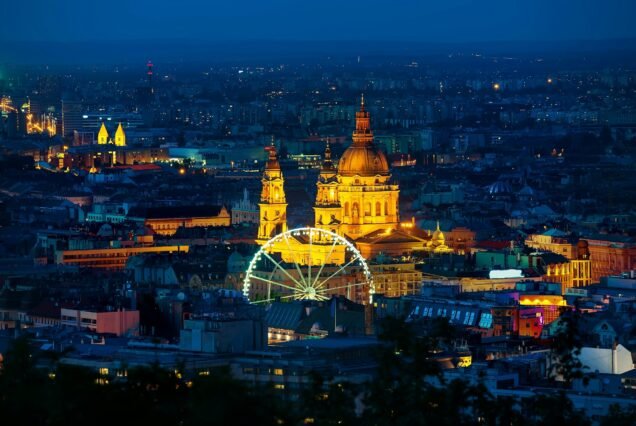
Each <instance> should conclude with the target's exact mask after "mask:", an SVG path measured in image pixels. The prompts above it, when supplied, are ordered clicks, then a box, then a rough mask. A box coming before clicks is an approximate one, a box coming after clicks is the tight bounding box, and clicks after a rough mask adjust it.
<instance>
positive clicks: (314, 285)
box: [311, 238, 338, 287]
mask: <svg viewBox="0 0 636 426" xmlns="http://www.w3.org/2000/svg"><path fill="white" fill-rule="evenodd" d="M337 242H338V239H337V238H334V239H333V244H332V245H331V249H330V250H329V254H328V255H327V257H325V261H324V262H322V265H320V269H318V273H317V274H316V278H314V281H313V282H312V283H311V286H312V287H316V283H317V282H318V279H319V278H320V274H321V273H322V269H323V268H324V267H325V265H326V264H327V260H328V259H331V254H332V253H333V250H334V248H336V243H337Z"/></svg>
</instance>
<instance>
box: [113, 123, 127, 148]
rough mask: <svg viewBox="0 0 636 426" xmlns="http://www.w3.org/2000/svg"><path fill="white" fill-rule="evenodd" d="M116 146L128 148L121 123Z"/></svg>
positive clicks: (116, 136)
mask: <svg viewBox="0 0 636 426" xmlns="http://www.w3.org/2000/svg"><path fill="white" fill-rule="evenodd" d="M115 146H126V133H124V128H123V127H122V126H121V123H119V125H118V126H117V131H116V132H115Z"/></svg>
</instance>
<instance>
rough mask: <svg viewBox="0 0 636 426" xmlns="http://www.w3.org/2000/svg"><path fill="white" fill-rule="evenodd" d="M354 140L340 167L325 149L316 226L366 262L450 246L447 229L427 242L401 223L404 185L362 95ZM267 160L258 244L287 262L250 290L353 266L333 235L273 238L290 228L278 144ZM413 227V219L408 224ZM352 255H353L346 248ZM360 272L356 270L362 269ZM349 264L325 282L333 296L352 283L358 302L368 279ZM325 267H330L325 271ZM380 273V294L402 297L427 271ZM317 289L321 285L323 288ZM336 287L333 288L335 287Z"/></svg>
mask: <svg viewBox="0 0 636 426" xmlns="http://www.w3.org/2000/svg"><path fill="white" fill-rule="evenodd" d="M352 140H353V141H352V144H351V146H349V147H348V148H347V149H346V150H345V152H344V153H343V154H342V156H341V158H340V160H339V161H338V163H337V164H336V162H335V161H333V159H332V157H331V148H330V146H329V144H327V147H326V149H325V155H324V162H323V164H322V167H321V170H320V173H319V176H318V182H317V192H316V201H315V204H314V223H315V224H314V227H315V228H319V229H323V230H325V231H330V232H332V233H334V234H337V235H338V236H339V237H342V238H344V239H345V240H348V241H350V242H351V243H352V244H353V245H354V246H355V248H356V249H357V251H359V253H360V255H361V257H362V258H364V259H373V258H375V257H376V256H377V255H379V254H380V253H382V254H383V255H386V256H389V257H392V256H398V257H399V256H402V255H411V254H413V253H414V252H420V253H424V252H427V251H435V252H436V253H437V252H439V251H440V249H442V250H443V249H445V248H446V246H445V244H444V240H443V234H442V233H441V231H440V230H439V229H438V230H437V232H436V236H437V239H436V240H435V242H436V245H435V246H434V247H433V246H430V243H429V246H430V247H428V246H427V243H428V242H429V241H428V240H427V239H424V238H420V237H418V236H416V235H414V232H412V231H413V230H412V229H408V227H406V228H405V227H402V226H401V224H400V213H399V207H398V206H399V194H400V189H399V185H397V184H395V183H393V182H392V181H391V173H390V170H389V163H388V161H387V158H386V156H385V154H384V153H383V152H382V151H381V150H380V149H378V148H377V147H376V146H375V145H374V142H373V132H372V131H371V124H370V115H369V112H368V111H367V110H366V109H365V104H364V98H363V99H362V101H361V104H360V110H359V111H358V112H357V113H356V125H355V130H354V131H353V135H352ZM267 150H268V151H269V158H268V160H267V163H266V165H265V170H264V172H263V178H262V192H261V198H260V203H259V228H258V236H257V238H256V242H257V243H258V244H261V245H264V244H266V243H267V244H268V253H269V254H271V255H272V256H273V258H272V260H274V258H278V256H280V259H281V260H282V261H283V264H284V265H285V267H284V270H279V271H278V272H279V275H280V276H274V275H272V276H270V277H269V278H267V279H265V280H261V281H258V280H257V281H256V282H255V283H254V284H253V285H252V287H251V291H252V293H253V294H252V296H253V297H267V298H269V297H270V293H269V290H268V285H267V283H270V282H271V281H272V280H274V281H276V280H282V281H283V284H284V287H285V286H286V287H287V288H292V287H293V286H294V281H299V280H300V279H299V277H300V276H301V274H305V272H307V273H308V274H309V276H311V272H309V271H311V267H312V266H319V267H320V268H319V270H320V271H323V268H324V271H325V273H326V274H327V276H330V277H331V276H333V274H332V272H331V270H332V269H333V270H334V271H335V273H337V272H338V269H339V268H340V269H341V267H342V266H343V265H344V266H346V265H349V264H351V261H350V260H349V259H350V258H349V257H348V252H347V248H346V246H345V245H336V244H335V243H334V242H333V241H334V239H333V237H329V234H328V233H313V234H312V233H309V236H308V235H307V234H308V233H291V234H287V235H284V236H283V237H282V238H279V239H277V240H275V241H271V242H269V241H270V240H272V238H273V237H275V236H277V235H281V234H283V233H284V232H285V231H287V198H286V195H285V187H284V176H283V172H282V170H281V166H280V163H279V161H278V156H277V152H276V148H275V147H274V146H273V144H272V146H270V147H267ZM409 225H411V226H412V223H409ZM349 255H350V253H349ZM358 269H359V268H358ZM358 269H356V268H352V269H351V271H349V272H348V273H347V274H345V275H340V276H338V277H335V278H333V279H328V281H330V283H329V284H325V285H326V286H327V287H329V288H330V289H333V294H342V295H345V296H347V297H351V296H352V295H351V294H349V292H350V288H349V287H347V286H348V285H353V286H354V287H352V288H353V289H356V291H362V292H363V293H364V292H366V293H364V294H362V293H361V294H360V295H358V297H356V298H355V299H356V300H358V299H359V300H367V299H368V291H369V289H368V288H365V289H363V288H358V287H356V286H358V285H359V284H360V283H361V282H363V281H364V280H363V279H362V278H363V277H361V275H360V274H361V271H360V270H358ZM326 271H328V272H326ZM374 275H378V280H377V282H376V283H375V292H377V293H382V294H390V295H392V296H399V295H403V294H411V293H413V292H414V291H415V289H416V288H417V287H418V285H419V283H420V282H421V277H422V274H421V272H420V271H419V270H416V269H415V265H414V264H412V263H409V262H406V263H404V264H393V263H391V264H384V265H380V266H377V267H376V268H375V270H374ZM318 287H320V285H319V286H318ZM330 291H331V290H330Z"/></svg>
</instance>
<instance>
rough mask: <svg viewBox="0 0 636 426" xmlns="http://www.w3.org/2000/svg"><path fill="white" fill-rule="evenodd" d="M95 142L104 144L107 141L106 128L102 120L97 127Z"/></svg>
mask: <svg viewBox="0 0 636 426" xmlns="http://www.w3.org/2000/svg"><path fill="white" fill-rule="evenodd" d="M97 143H98V144H99V145H105V144H107V143H108V130H106V126H105V125H104V122H103V121H102V126H101V127H100V128H99V133H97Z"/></svg>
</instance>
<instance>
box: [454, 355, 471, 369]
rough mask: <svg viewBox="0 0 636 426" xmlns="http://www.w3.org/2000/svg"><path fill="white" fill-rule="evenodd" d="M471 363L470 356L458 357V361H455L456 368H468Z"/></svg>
mask: <svg viewBox="0 0 636 426" xmlns="http://www.w3.org/2000/svg"><path fill="white" fill-rule="evenodd" d="M472 363H473V357H472V356H470V355H469V356H460V357H459V360H458V361H457V367H461V368H463V367H470V365H471V364H472Z"/></svg>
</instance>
